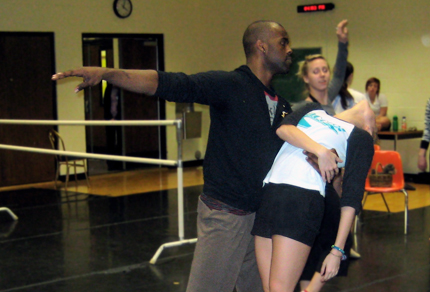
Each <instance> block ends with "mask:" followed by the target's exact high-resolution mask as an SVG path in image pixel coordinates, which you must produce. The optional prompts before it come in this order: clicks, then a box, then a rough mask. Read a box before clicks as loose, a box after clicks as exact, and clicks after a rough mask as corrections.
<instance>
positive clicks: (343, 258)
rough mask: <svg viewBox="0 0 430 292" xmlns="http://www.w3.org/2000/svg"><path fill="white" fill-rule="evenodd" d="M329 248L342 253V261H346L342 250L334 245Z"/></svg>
mask: <svg viewBox="0 0 430 292" xmlns="http://www.w3.org/2000/svg"><path fill="white" fill-rule="evenodd" d="M331 248H334V249H335V250H337V251H340V252H341V253H342V260H343V261H344V260H346V259H347V256H346V255H345V251H344V250H343V249H341V248H340V247H338V246H336V245H334V244H333V245H332V246H331Z"/></svg>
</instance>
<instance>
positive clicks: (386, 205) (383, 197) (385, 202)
mask: <svg viewBox="0 0 430 292" xmlns="http://www.w3.org/2000/svg"><path fill="white" fill-rule="evenodd" d="M381 196H382V199H383V200H384V204H385V207H387V210H388V213H391V211H390V208H388V204H387V201H386V200H385V196H384V194H383V193H381Z"/></svg>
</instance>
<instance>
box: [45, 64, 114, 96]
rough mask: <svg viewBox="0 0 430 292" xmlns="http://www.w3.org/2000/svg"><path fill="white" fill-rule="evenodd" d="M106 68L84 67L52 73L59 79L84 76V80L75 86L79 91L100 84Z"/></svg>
mask: <svg viewBox="0 0 430 292" xmlns="http://www.w3.org/2000/svg"><path fill="white" fill-rule="evenodd" d="M106 70H107V69H106V68H102V67H82V68H79V69H75V70H69V71H65V72H59V73H56V74H54V75H52V78H51V79H52V80H54V81H57V80H60V79H64V78H67V77H82V78H83V79H84V82H82V83H81V84H79V85H78V86H76V88H75V92H79V91H81V90H82V89H85V88H87V87H90V86H94V85H97V84H99V83H100V82H101V81H102V77H103V74H104V73H105V72H106Z"/></svg>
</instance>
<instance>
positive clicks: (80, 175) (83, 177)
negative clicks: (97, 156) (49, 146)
mask: <svg viewBox="0 0 430 292" xmlns="http://www.w3.org/2000/svg"><path fill="white" fill-rule="evenodd" d="M81 179H85V173H83V172H81V173H78V180H81ZM58 180H60V181H62V182H66V176H65V175H60V177H59V178H58ZM74 180H75V175H74V174H70V175H69V182H71V181H74Z"/></svg>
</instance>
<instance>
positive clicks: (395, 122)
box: [393, 116, 399, 132]
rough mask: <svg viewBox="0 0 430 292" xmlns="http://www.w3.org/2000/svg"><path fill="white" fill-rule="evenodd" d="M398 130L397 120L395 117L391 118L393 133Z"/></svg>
mask: <svg viewBox="0 0 430 292" xmlns="http://www.w3.org/2000/svg"><path fill="white" fill-rule="evenodd" d="M398 130H399V120H398V118H397V116H394V117H393V132H397V131H398Z"/></svg>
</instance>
